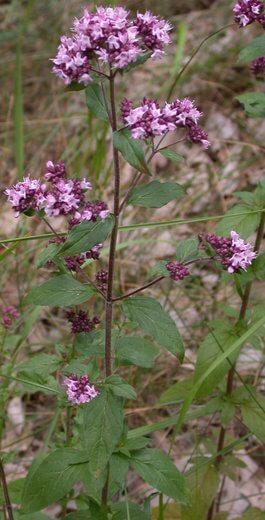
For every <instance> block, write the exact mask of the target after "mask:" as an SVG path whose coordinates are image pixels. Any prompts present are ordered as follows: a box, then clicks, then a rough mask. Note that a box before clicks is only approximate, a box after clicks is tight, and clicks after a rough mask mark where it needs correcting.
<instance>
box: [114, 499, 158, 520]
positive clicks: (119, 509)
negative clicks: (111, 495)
mask: <svg viewBox="0 0 265 520" xmlns="http://www.w3.org/2000/svg"><path fill="white" fill-rule="evenodd" d="M111 511H112V513H113V517H112V518H113V520H150V515H149V514H148V513H145V512H144V511H143V510H142V509H141V508H140V506H138V504H134V503H133V502H121V503H120V504H113V505H112V506H111Z"/></svg>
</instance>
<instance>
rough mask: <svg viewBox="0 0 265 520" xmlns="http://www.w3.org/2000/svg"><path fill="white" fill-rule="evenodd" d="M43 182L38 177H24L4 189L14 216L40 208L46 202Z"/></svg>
mask: <svg viewBox="0 0 265 520" xmlns="http://www.w3.org/2000/svg"><path fill="white" fill-rule="evenodd" d="M45 189H46V187H45V184H42V183H41V181H40V180H38V179H31V178H30V176H28V177H24V179H23V181H20V182H17V184H14V186H12V187H11V188H8V189H6V190H5V194H6V195H7V198H8V201H9V202H10V203H11V206H12V208H13V209H14V211H15V216H16V217H18V215H19V214H20V213H24V212H25V211H29V210H37V211H38V210H40V209H42V208H43V207H44V204H45V202H46V194H45Z"/></svg>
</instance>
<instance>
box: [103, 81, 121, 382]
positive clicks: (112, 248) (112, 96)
mask: <svg viewBox="0 0 265 520" xmlns="http://www.w3.org/2000/svg"><path fill="white" fill-rule="evenodd" d="M110 106H111V118H112V131H113V132H115V131H116V130H117V115H116V106H115V85H114V75H113V74H112V72H111V74H110ZM113 165H114V208H113V213H114V219H115V222H114V227H113V230H112V233H111V239H110V251H109V264H108V286H107V293H106V305H105V316H106V323H105V372H106V376H110V375H111V328H112V311H113V308H112V306H113V303H112V293H113V281H114V269H115V253H116V244H117V235H118V227H119V205H120V165H119V152H118V150H117V149H116V148H114V146H113Z"/></svg>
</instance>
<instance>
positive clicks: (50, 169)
mask: <svg viewBox="0 0 265 520" xmlns="http://www.w3.org/2000/svg"><path fill="white" fill-rule="evenodd" d="M44 177H45V179H46V180H47V181H50V182H52V183H56V182H57V181H59V180H60V179H63V178H64V177H66V168H65V164H64V162H61V161H60V162H58V163H53V162H52V161H48V162H47V163H46V172H45V175H44Z"/></svg>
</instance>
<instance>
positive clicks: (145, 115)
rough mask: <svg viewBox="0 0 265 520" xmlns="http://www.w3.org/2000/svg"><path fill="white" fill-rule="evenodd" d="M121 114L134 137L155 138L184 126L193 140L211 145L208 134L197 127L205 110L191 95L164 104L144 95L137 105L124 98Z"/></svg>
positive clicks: (204, 145) (203, 144) (204, 144)
mask: <svg viewBox="0 0 265 520" xmlns="http://www.w3.org/2000/svg"><path fill="white" fill-rule="evenodd" d="M121 114H122V119H123V122H124V124H125V125H126V126H128V127H129V129H130V130H131V133H132V137H133V138H134V139H148V138H155V137H156V136H158V135H165V134H167V133H168V132H174V131H175V130H177V129H178V128H184V129H185V130H186V131H187V137H188V138H189V139H190V140H191V141H192V142H194V143H200V144H202V146H203V147H204V148H208V146H209V145H210V143H209V141H208V139H207V138H208V135H207V133H206V132H205V131H204V130H203V129H202V128H201V127H199V126H198V121H199V119H200V118H201V116H202V113H201V112H200V111H199V110H198V108H197V107H196V106H195V104H194V101H191V100H190V99H188V98H184V99H176V100H175V101H173V102H172V103H165V104H164V105H163V106H161V107H160V106H159V104H158V102H157V101H155V100H151V99H146V98H144V99H143V100H142V102H141V105H140V106H139V107H136V108H134V107H133V103H132V101H131V100H129V99H124V100H123V101H122V103H121Z"/></svg>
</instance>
